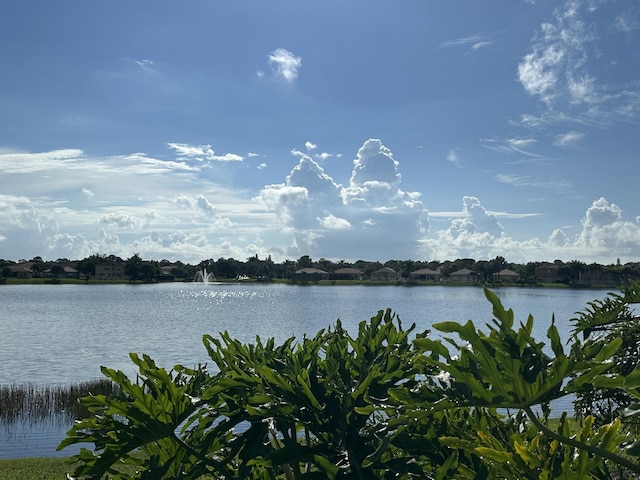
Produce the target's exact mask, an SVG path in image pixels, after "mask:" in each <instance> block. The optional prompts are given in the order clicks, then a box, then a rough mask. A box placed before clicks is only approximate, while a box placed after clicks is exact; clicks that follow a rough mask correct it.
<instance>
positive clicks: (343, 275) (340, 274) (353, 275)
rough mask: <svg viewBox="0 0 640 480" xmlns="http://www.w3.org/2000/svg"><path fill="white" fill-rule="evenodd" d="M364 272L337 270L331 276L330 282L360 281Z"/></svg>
mask: <svg viewBox="0 0 640 480" xmlns="http://www.w3.org/2000/svg"><path fill="white" fill-rule="evenodd" d="M363 278H364V272H363V271H362V270H358V269H357V268H339V269H337V270H336V271H335V272H333V273H332V274H331V279H332V280H362V279H363Z"/></svg>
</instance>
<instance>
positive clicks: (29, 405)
mask: <svg viewBox="0 0 640 480" xmlns="http://www.w3.org/2000/svg"><path fill="white" fill-rule="evenodd" d="M117 391H118V386H117V385H116V384H114V383H113V382H112V381H111V380H109V379H106V378H100V379H96V380H92V381H87V382H81V383H73V384H70V385H45V386H42V385H37V384H34V383H12V384H9V385H0V423H5V424H10V423H13V422H17V421H22V422H27V423H34V422H50V421H66V422H68V421H69V420H71V421H73V420H76V419H80V418H83V417H85V416H87V414H88V413H89V412H88V411H87V409H86V408H85V407H84V406H83V405H82V404H81V403H80V402H79V401H78V400H79V399H80V398H83V397H86V396H88V395H97V394H105V395H112V394H115V393H117Z"/></svg>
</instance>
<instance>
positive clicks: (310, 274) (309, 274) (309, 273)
mask: <svg viewBox="0 0 640 480" xmlns="http://www.w3.org/2000/svg"><path fill="white" fill-rule="evenodd" d="M328 278H329V273H327V272H325V271H324V270H320V269H319V268H301V269H300V270H296V271H295V273H294V274H293V279H294V280H300V281H305V282H317V281H318V280H327V279H328Z"/></svg>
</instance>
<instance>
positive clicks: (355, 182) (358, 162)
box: [350, 138, 400, 188]
mask: <svg viewBox="0 0 640 480" xmlns="http://www.w3.org/2000/svg"><path fill="white" fill-rule="evenodd" d="M398 165H399V163H398V162H397V161H396V160H395V159H394V158H393V154H392V153H391V150H389V149H388V148H387V147H385V146H384V145H383V144H382V142H381V141H380V140H379V139H377V138H371V139H369V140H367V141H366V142H365V143H364V145H362V147H360V149H359V150H358V154H357V156H356V159H355V160H354V161H353V172H352V175H351V182H350V184H351V186H352V187H356V188H357V187H361V186H364V185H366V184H367V183H368V182H376V183H386V184H389V185H394V186H397V185H399V184H400V173H398Z"/></svg>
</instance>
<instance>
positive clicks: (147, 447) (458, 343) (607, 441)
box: [58, 290, 640, 480]
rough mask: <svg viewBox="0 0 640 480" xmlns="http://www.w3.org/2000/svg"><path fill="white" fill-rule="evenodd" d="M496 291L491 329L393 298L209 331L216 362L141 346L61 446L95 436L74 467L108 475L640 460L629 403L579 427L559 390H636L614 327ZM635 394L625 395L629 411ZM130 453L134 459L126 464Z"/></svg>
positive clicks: (511, 470) (386, 470) (638, 379)
mask: <svg viewBox="0 0 640 480" xmlns="http://www.w3.org/2000/svg"><path fill="white" fill-rule="evenodd" d="M486 296H487V298H488V300H489V301H490V302H491V303H492V304H493V314H494V317H495V318H494V320H493V323H492V324H490V325H487V326H486V328H487V329H488V330H487V332H486V333H485V332H483V331H481V330H480V329H477V328H476V326H475V325H474V324H473V323H472V322H471V321H469V322H467V323H466V324H459V323H454V322H446V323H441V324H437V325H435V326H434V328H436V329H438V330H439V331H441V332H443V333H444V334H445V335H446V336H447V337H448V338H446V339H445V340H444V341H443V340H434V339H431V338H429V335H428V332H414V329H415V325H412V326H411V327H410V328H408V329H403V327H402V324H401V322H400V320H399V319H398V318H397V317H396V316H395V315H393V314H392V313H391V312H390V311H389V310H387V311H386V312H382V311H381V312H379V313H378V314H377V315H376V316H375V317H373V318H372V319H371V320H370V321H368V322H362V323H360V325H359V331H358V334H357V335H356V336H355V337H352V336H350V335H349V334H348V333H347V332H346V331H345V330H344V329H343V328H342V325H341V323H340V322H339V321H338V322H337V323H336V325H335V327H333V328H332V329H329V330H327V331H324V330H323V331H320V332H319V333H318V334H317V335H316V336H315V337H313V338H306V337H305V338H303V339H302V340H301V341H299V342H298V341H296V340H295V339H294V338H290V339H288V340H287V341H285V342H284V343H282V344H280V345H276V343H275V341H274V340H273V339H269V340H267V341H266V342H264V343H263V341H261V340H260V339H259V338H257V339H256V341H255V343H253V344H242V343H240V342H238V341H237V340H235V339H233V338H231V337H230V336H229V335H228V334H227V333H223V334H221V336H220V338H219V339H217V338H213V337H211V336H205V337H204V344H205V347H206V348H207V351H208V353H209V356H210V358H211V360H212V363H213V365H212V366H213V367H215V372H216V373H209V372H208V371H207V369H206V367H204V366H201V367H198V368H195V369H187V368H184V367H180V366H177V367H174V369H173V370H171V371H166V370H164V369H162V368H160V367H158V366H157V365H156V364H155V363H154V361H153V360H152V359H150V358H149V357H147V356H142V357H140V356H138V355H135V354H132V355H131V358H132V360H133V362H134V363H135V364H136V365H137V367H138V369H139V375H138V377H137V379H136V380H135V381H133V380H131V379H129V378H127V377H126V376H125V375H124V374H123V373H122V372H119V371H115V370H111V369H108V368H103V369H102V371H103V373H104V374H105V375H106V376H107V377H108V378H109V379H110V380H112V381H113V382H115V383H116V384H118V385H119V388H120V393H119V395H118V396H112V397H107V396H92V397H87V398H85V399H83V400H82V403H83V404H84V405H85V406H87V407H88V408H89V410H90V411H91V412H92V413H93V415H92V416H91V417H90V418H87V419H84V420H82V421H80V422H78V423H77V424H76V425H75V426H74V427H73V429H72V430H70V431H69V433H68V436H67V438H66V439H65V440H63V441H62V443H61V444H60V446H59V447H58V448H64V447H65V446H67V445H71V444H76V443H83V442H87V443H91V444H93V446H94V451H93V452H92V451H90V450H87V449H83V450H82V451H81V452H80V454H78V455H77V456H75V457H74V458H73V460H74V461H77V462H79V463H78V464H77V465H78V466H77V468H76V470H75V475H76V476H77V477H79V478H80V477H86V478H107V477H108V478H114V479H116V478H117V479H132V478H138V479H147V478H149V479H150V478H168V479H169V478H171V479H174V478H175V479H177V478H181V479H195V478H216V479H231V478H233V479H235V478H247V479H286V480H292V479H307V478H308V479H363V480H366V479H380V478H384V479H387V478H389V479H391V478H407V479H409V478H441V479H444V478H469V479H475V478H513V479H523V478H536V479H538V478H564V479H570V478H576V479H578V478H580V479H582V478H614V477H616V476H617V475H619V474H621V473H623V474H627V473H635V474H640V464H638V462H637V456H638V454H639V453H640V446H639V444H638V442H636V440H635V438H633V436H632V434H630V433H629V432H628V431H626V430H625V429H623V428H622V424H621V419H620V418H615V419H613V420H612V421H611V422H609V423H605V424H603V425H601V426H597V427H596V426H595V424H594V419H593V417H591V416H588V417H586V418H585V419H584V421H583V422H582V425H581V427H580V428H579V430H578V431H577V432H573V431H570V427H569V423H568V422H567V418H566V414H564V415H563V416H562V417H561V418H560V420H559V421H556V422H555V423H556V427H555V428H550V427H549V420H548V418H549V413H550V409H549V402H551V401H552V400H554V399H557V398H560V397H562V396H566V395H573V394H580V393H582V392H585V391H589V390H590V389H593V388H594V387H597V388H607V389H617V390H621V391H624V392H626V393H627V394H628V395H630V396H632V397H633V398H635V399H637V398H638V397H639V396H640V395H639V393H638V387H639V386H640V368H638V367H637V366H636V367H634V369H633V370H632V371H630V372H629V373H628V374H626V375H624V374H621V373H619V372H616V371H615V369H614V368H612V367H613V366H614V365H613V363H612V362H611V361H610V359H611V358H612V356H613V355H614V354H615V352H616V351H617V349H618V348H619V347H620V345H621V343H622V341H621V340H620V339H598V338H596V339H587V340H585V341H580V340H579V339H578V338H577V337H574V338H573V339H572V343H571V345H570V346H569V348H568V352H565V349H564V347H563V345H562V343H561V340H560V337H559V335H558V331H557V329H556V327H555V326H554V325H552V326H551V327H550V328H549V330H548V333H547V339H548V341H549V347H548V349H545V348H543V347H545V344H544V343H542V342H538V341H536V340H535V339H534V338H532V336H531V332H532V327H533V318H532V317H531V316H530V317H529V319H528V320H527V322H526V324H524V325H519V326H515V325H514V315H513V312H512V311H511V310H508V311H506V310H505V309H504V308H503V307H502V305H501V304H500V301H499V300H498V298H497V297H496V296H495V295H494V294H493V293H492V292H490V291H488V290H487V291H486ZM637 411H638V409H631V410H630V412H631V413H635V412H637ZM122 464H130V465H135V466H136V467H137V473H135V474H129V473H127V474H124V473H119V472H118V470H119V469H118V466H119V465H122Z"/></svg>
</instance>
